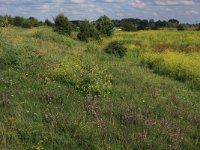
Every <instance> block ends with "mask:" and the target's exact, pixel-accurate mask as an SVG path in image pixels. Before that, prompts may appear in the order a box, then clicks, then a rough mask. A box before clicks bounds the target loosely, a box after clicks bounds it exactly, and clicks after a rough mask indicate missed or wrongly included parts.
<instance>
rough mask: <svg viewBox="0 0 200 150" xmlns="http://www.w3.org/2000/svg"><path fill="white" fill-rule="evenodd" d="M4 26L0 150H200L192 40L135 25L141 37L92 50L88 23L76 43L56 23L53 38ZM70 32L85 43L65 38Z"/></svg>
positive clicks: (46, 32)
mask: <svg viewBox="0 0 200 150" xmlns="http://www.w3.org/2000/svg"><path fill="white" fill-rule="evenodd" d="M103 18H104V19H105V18H106V17H105V16H104V17H103ZM7 19H8V22H9V25H8V26H7V27H0V149H36V150H41V149H48V150H53V149H100V150H101V149H102V150H104V149H199V148H200V122H199V120H200V102H199V97H200V92H199V90H200V84H199V83H200V68H199V66H200V63H199V59H200V54H199V50H200V42H199V41H200V36H199V32H197V31H184V32H178V31H177V30H175V29H163V30H155V31H154V30H142V28H145V29H146V27H147V26H146V25H145V24H147V23H149V22H150V21H144V20H143V21H142V23H141V22H140V28H139V29H141V31H138V32H124V31H113V30H112V32H113V33H112V36H102V40H101V42H99V41H95V40H89V38H94V37H95V36H93V33H95V32H96V31H95V25H96V28H98V24H95V23H90V22H89V21H81V22H79V21H78V22H77V25H78V28H79V27H80V28H79V33H78V35H77V32H75V33H74V32H72V30H71V29H70V28H63V26H62V23H64V24H66V25H69V27H71V26H70V24H71V23H70V22H69V20H68V19H67V18H66V17H65V16H63V15H61V17H60V15H59V16H57V17H56V18H55V29H58V30H59V31H58V30H56V31H57V32H58V33H61V34H58V33H57V32H53V29H52V27H49V26H40V27H35V28H32V27H34V26H36V25H34V26H32V25H31V26H32V27H31V28H30V29H28V30H27V29H22V28H19V27H13V26H12V24H10V23H12V22H13V24H14V23H15V24H16V25H18V26H22V23H23V22H24V21H23V18H20V17H16V18H15V19H14V20H13V21H12V18H9V17H8V18H7ZM56 19H57V21H56ZM104 19H102V20H104ZM28 20H29V21H30V20H33V19H31V18H29V19H28ZM106 20H107V19H106ZM107 21H108V20H107ZM107 21H106V22H107ZM56 22H57V23H56ZM99 22H101V21H99ZM79 23H80V24H79ZM160 23H161V22H160ZM170 23H171V25H172V24H173V26H174V25H175V24H176V26H177V23H178V22H176V21H175V20H171V21H170ZM59 24H60V25H61V26H59ZM74 24H76V23H74ZM102 24H103V21H102V23H101V25H102ZM151 24H152V26H153V25H155V24H156V23H155V21H153V20H151ZM157 24H159V23H157ZM178 24H179V23H178ZM38 25H40V23H39V24H38ZM104 25H105V26H106V25H107V23H105V24H104ZM176 26H174V27H176ZM65 27H66V26H65ZM88 27H90V28H88ZM138 27H139V26H138ZM147 28H149V27H147ZM69 29H70V31H69V32H70V34H71V35H73V36H74V37H75V36H76V35H77V36H78V38H80V37H84V36H85V35H87V36H86V38H85V37H84V38H85V39H88V42H87V43H86V42H80V41H78V40H75V39H76V38H73V39H72V38H71V37H69V36H65V35H70V34H68V33H69V32H68V30H69ZM93 29H94V30H93ZM102 29H103V28H102ZM93 31H95V32H93ZM101 33H102V32H101ZM94 35H95V34H94ZM84 38H83V39H84ZM105 51H106V52H108V53H110V54H114V55H115V56H117V57H113V56H112V55H108V54H106V53H105ZM118 57H123V59H119V58H118Z"/></svg>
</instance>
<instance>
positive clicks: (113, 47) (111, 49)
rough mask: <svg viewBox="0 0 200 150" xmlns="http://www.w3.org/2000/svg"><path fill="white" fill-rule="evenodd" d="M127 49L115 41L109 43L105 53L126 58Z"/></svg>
mask: <svg viewBox="0 0 200 150" xmlns="http://www.w3.org/2000/svg"><path fill="white" fill-rule="evenodd" d="M126 51H127V49H126V48H125V47H124V46H123V43H122V42H119V41H114V42H111V43H109V45H108V46H107V47H106V49H105V52H106V53H108V54H114V55H115V56H117V57H120V58H122V57H124V56H125V54H126Z"/></svg>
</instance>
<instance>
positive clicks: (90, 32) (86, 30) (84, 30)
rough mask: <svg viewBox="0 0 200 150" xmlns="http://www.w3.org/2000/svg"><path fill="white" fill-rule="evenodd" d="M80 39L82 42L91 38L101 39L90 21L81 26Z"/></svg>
mask: <svg viewBox="0 0 200 150" xmlns="http://www.w3.org/2000/svg"><path fill="white" fill-rule="evenodd" d="M77 37H78V39H79V40H81V41H86V42H87V41H88V39H89V38H94V39H99V38H100V37H99V33H98V31H97V29H96V28H95V26H94V25H93V24H91V23H90V22H89V21H88V20H85V21H83V22H82V23H81V25H80V31H79V33H78V35H77Z"/></svg>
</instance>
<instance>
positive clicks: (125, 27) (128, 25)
mask: <svg viewBox="0 0 200 150" xmlns="http://www.w3.org/2000/svg"><path fill="white" fill-rule="evenodd" d="M122 30H124V31H137V26H136V25H134V24H132V23H130V22H125V23H124V24H123V26H122Z"/></svg>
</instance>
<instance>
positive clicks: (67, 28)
mask: <svg viewBox="0 0 200 150" xmlns="http://www.w3.org/2000/svg"><path fill="white" fill-rule="evenodd" d="M54 22H55V26H54V31H56V32H58V33H59V34H63V35H71V31H72V23H71V22H70V21H69V20H68V18H67V17H65V16H64V14H59V15H58V16H56V18H55V19H54Z"/></svg>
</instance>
